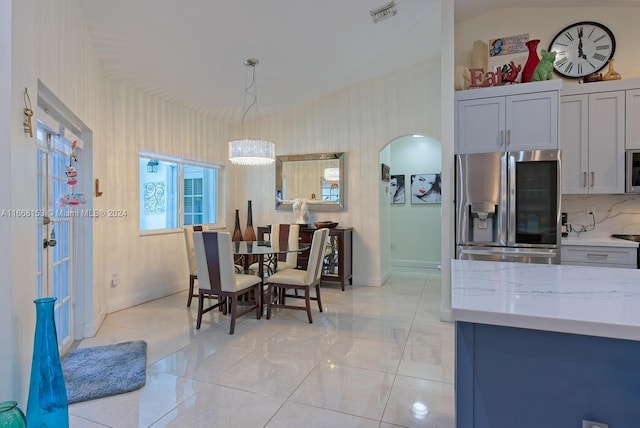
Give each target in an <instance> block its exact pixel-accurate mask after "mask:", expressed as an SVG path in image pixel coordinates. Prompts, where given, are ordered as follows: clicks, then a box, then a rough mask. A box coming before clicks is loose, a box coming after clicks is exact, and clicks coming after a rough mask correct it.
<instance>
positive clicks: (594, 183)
mask: <svg viewBox="0 0 640 428" xmlns="http://www.w3.org/2000/svg"><path fill="white" fill-rule="evenodd" d="M590 85H595V84H592V83H588V84H584V85H579V87H576V88H573V89H572V90H567V91H564V90H563V93H567V92H569V93H571V92H574V93H575V92H579V91H588V90H589V89H590ZM560 114H561V123H562V127H561V131H560V148H561V149H562V192H563V193H572V194H579V193H592V194H595V193H624V149H625V91H608V92H596V93H581V94H575V95H563V96H562V97H561V103H560Z"/></svg>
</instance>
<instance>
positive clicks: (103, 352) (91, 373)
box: [61, 340, 147, 404]
mask: <svg viewBox="0 0 640 428" xmlns="http://www.w3.org/2000/svg"><path fill="white" fill-rule="evenodd" d="M61 362H62V372H63V374H64V381H65V385H66V387H67V398H68V400H69V404H73V403H79V402H81V401H87V400H95V399H96V398H102V397H108V396H110V395H116V394H122V393H124V392H129V391H134V390H136V389H139V388H142V387H143V386H144V384H145V382H146V380H147V377H146V374H147V372H146V368H147V342H145V341H143V340H136V341H134V342H124V343H118V344H115V345H107V346H95V347H92V348H80V349H76V350H74V351H71V352H69V353H68V354H66V355H65V356H63V357H62V361H61Z"/></svg>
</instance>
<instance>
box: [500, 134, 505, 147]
mask: <svg viewBox="0 0 640 428" xmlns="http://www.w3.org/2000/svg"><path fill="white" fill-rule="evenodd" d="M503 145H504V131H500V147H502V146H503Z"/></svg>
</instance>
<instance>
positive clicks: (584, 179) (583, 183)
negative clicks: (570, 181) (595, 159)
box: [582, 171, 587, 187]
mask: <svg viewBox="0 0 640 428" xmlns="http://www.w3.org/2000/svg"><path fill="white" fill-rule="evenodd" d="M582 187H587V171H583V172H582Z"/></svg>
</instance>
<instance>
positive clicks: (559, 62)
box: [556, 56, 569, 68]
mask: <svg viewBox="0 0 640 428" xmlns="http://www.w3.org/2000/svg"><path fill="white" fill-rule="evenodd" d="M567 61H569V58H567V57H566V56H565V57H564V58H562V59H561V60H559V61H557V62H556V67H557V68H560V67H562V66H563V65H565V64H566V63H567Z"/></svg>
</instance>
